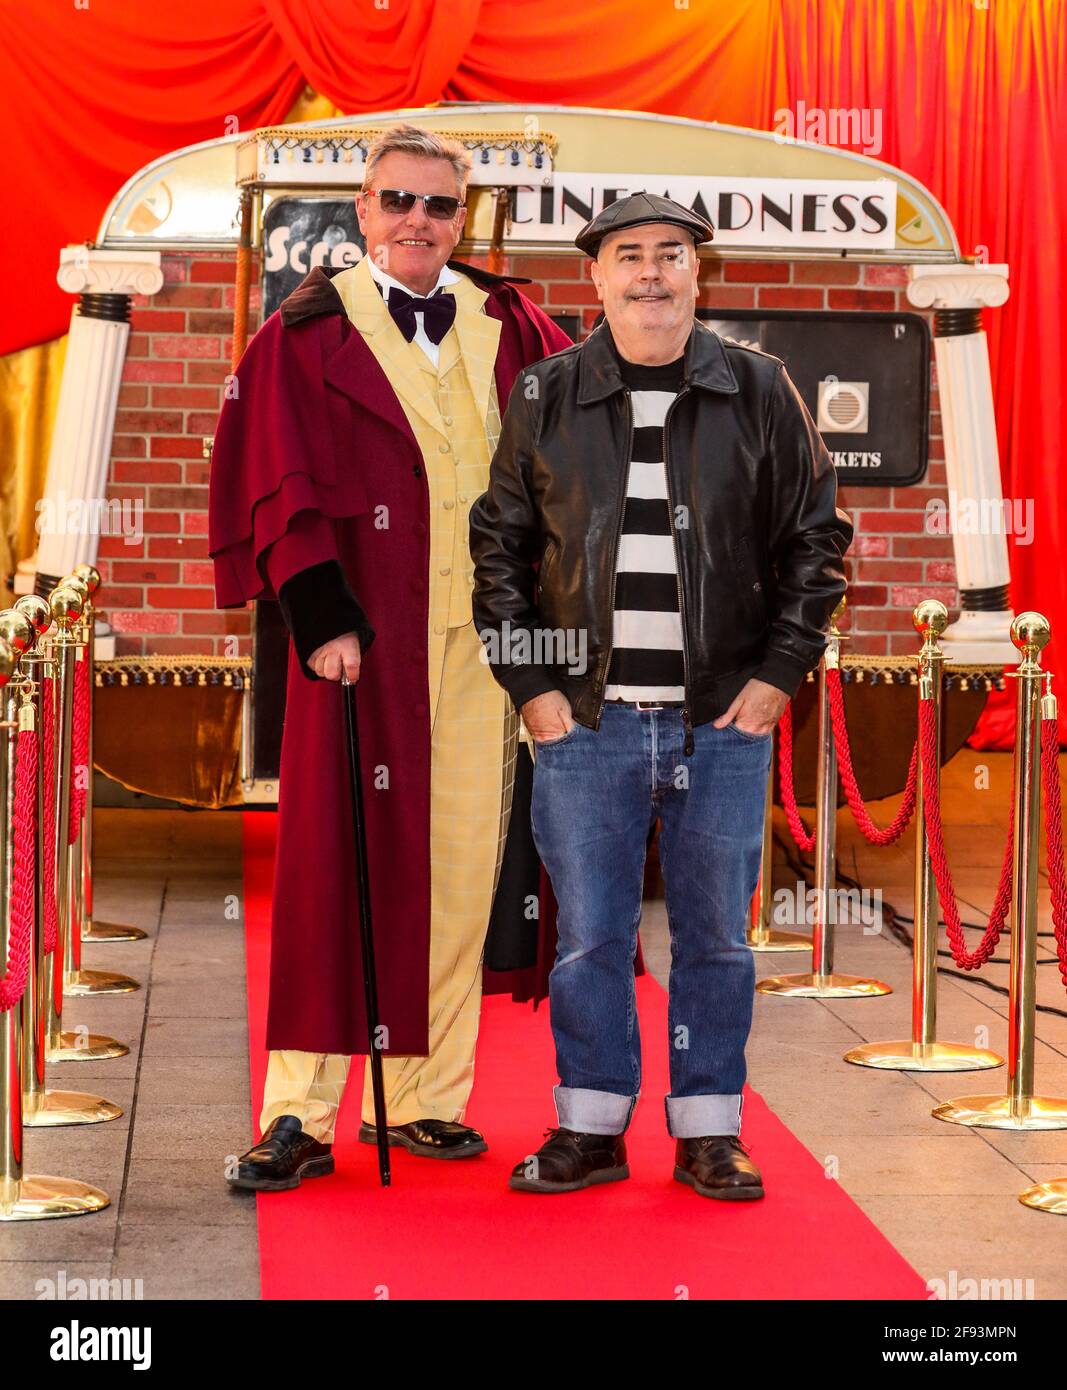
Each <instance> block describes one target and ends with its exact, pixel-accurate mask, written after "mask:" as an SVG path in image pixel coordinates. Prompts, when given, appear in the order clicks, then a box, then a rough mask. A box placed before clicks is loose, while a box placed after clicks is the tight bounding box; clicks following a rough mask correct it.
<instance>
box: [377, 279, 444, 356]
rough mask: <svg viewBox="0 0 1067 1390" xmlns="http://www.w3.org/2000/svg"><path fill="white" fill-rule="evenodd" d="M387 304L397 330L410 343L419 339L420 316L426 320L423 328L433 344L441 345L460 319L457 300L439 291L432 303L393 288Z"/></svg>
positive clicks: (390, 287) (392, 286)
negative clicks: (418, 325) (416, 338)
mask: <svg viewBox="0 0 1067 1390" xmlns="http://www.w3.org/2000/svg"><path fill="white" fill-rule="evenodd" d="M387 303H388V305H389V312H390V314H392V316H393V320H394V322H395V323H396V326H397V327H398V328H399V329H400V331H401V333H403V335H404V337H405V338H406V339H407V340H408V342H409V343H410V342H411V340H412V338H414V336H415V329H416V327H417V325H416V323H415V315H416V314H421V315H422V316H423V317H422V323H423V327H424V328H425V330H426V336H427V338H429V340H430V342H431V343H439V342H440V341H441V339H442V338H443V337H444V336H445V334H446V333H447V332H448V330H449V329H450V328H451V327H452V325H453V323H454V322H455V319H456V297H455V295H454V294H446V293H444V292H443V291H442V290H436V291H435V292H434V294H433V295H432V296H431V297H430V298H429V299H419V298H418V296H417V295H413V294H408V293H407V291H406V290H399V289H397V288H396V286H395V285H390V286H389V297H388V300H387Z"/></svg>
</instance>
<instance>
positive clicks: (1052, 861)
mask: <svg viewBox="0 0 1067 1390" xmlns="http://www.w3.org/2000/svg"><path fill="white" fill-rule="evenodd" d="M1041 780H1042V783H1043V784H1044V788H1043V789H1044V793H1045V836H1046V840H1047V844H1048V877H1049V884H1050V886H1051V890H1052V893H1051V896H1052V930H1053V933H1054V934H1055V937H1056V955H1057V956H1058V957H1059V963H1060V979H1061V980H1062V981H1063V983H1064V987H1065V988H1067V877H1065V876H1064V869H1063V810H1062V807H1061V805H1060V730H1059V721H1058V720H1057V719H1044V720H1042V722H1041Z"/></svg>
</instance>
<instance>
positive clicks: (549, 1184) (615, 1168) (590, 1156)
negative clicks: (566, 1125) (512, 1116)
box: [508, 1128, 630, 1192]
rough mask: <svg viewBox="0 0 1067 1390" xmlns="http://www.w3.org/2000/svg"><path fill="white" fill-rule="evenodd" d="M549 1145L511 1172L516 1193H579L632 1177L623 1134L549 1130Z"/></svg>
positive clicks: (530, 1155) (518, 1164)
mask: <svg viewBox="0 0 1067 1390" xmlns="http://www.w3.org/2000/svg"><path fill="white" fill-rule="evenodd" d="M545 1134H546V1135H547V1136H548V1142H547V1143H545V1144H542V1145H541V1147H540V1148H539V1149H538V1150H537V1152H536V1153H535V1154H529V1155H528V1156H527V1157H526V1158H524V1159H523V1160H522V1162H521V1163H516V1165H515V1167H514V1168H513V1169H512V1170H511V1178H510V1180H509V1182H508V1186H509V1187H511V1188H514V1189H515V1191H516V1192H577V1191H578V1190H579V1189H580V1188H583V1187H592V1186H594V1185H595V1184H596V1183H602V1182H622V1180H623V1179H624V1178H628V1177H629V1176H630V1166H629V1164H628V1163H627V1162H626V1140H625V1139H624V1138H623V1136H622V1135H621V1134H581V1133H579V1132H578V1131H577V1130H574V1129H562V1128H561V1129H546V1130H545Z"/></svg>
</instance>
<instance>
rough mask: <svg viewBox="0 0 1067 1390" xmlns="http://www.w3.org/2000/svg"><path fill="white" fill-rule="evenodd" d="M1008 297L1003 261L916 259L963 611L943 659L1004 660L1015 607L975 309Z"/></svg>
mask: <svg viewBox="0 0 1067 1390" xmlns="http://www.w3.org/2000/svg"><path fill="white" fill-rule="evenodd" d="M1007 298H1008V267H1007V266H1006V265H981V264H975V265H969V264H965V263H961V264H959V265H948V266H941V265H937V266H934V265H913V266H911V267H909V272H908V299H909V300H910V302H911V303H912V304H914V305H915V306H916V307H917V308H920V309H931V308H932V309H933V310H934V356H935V360H936V362H937V386H938V392H939V394H940V401H941V433H942V435H943V436H944V441H945V473H946V475H947V478H948V521H949V524H950V526H951V530H952V547H953V552H954V554H955V558H956V582H957V584H958V586H959V591H960V604H961V608H962V611H961V613H960V616H959V618H957V620H956V621H955V622H954V623H951V624H950V625H949V627H948V628H946V630H945V633H944V635H943V636H942V638H941V645H942V646H943V648H944V650H945V657H946V659H947V660H949V661H966V662H981V661H989V662H998V663H999V662H1003V663H1004V664H1006V665H1011V666H1014V665H1016V664H1017V663H1018V659H1019V657H1018V653H1017V652H1016V651H1015V648H1014V647H1013V646H1012V644H1011V641H1010V639H1009V637H1008V629H1009V628H1010V626H1011V620H1012V618H1013V617H1014V613H1013V611H1012V607H1011V599H1010V596H1009V589H1008V581H1009V577H1010V575H1009V570H1008V541H1007V525H1006V517H1005V508H1004V494H1003V489H1002V486H1001V480H1000V455H999V452H998V450H997V427H996V419H995V417H994V414H993V384H992V381H991V379H990V375H989V345H988V342H987V339H986V335H985V333H984V331H983V329H982V309H983V308H993V307H997V306H999V305H1001V304H1003V303H1004V302H1005V300H1006V299H1007Z"/></svg>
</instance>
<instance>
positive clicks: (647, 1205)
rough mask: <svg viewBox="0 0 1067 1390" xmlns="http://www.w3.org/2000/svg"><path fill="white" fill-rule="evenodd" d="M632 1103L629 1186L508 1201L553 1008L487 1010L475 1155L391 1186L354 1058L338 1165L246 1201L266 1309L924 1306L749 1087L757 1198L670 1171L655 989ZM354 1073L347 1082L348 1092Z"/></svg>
mask: <svg viewBox="0 0 1067 1390" xmlns="http://www.w3.org/2000/svg"><path fill="white" fill-rule="evenodd" d="M275 823H276V817H275V816H274V815H272V814H269V813H262V812H246V813H245V814H244V837H245V911H246V931H247V947H248V1014H249V1033H250V1046H251V1060H252V1097H253V1129H254V1132H255V1133H257V1134H258V1130H255V1125H256V1124H257V1123H258V1114H259V1103H260V1098H261V1096H262V1087H263V1075H264V1071H265V1068H266V1053H265V1051H264V1044H263V1033H264V1020H265V1017H266V992H267V964H268V951H269V941H268V930H269V920H270V916H269V910H270V892H271V872H272V852H273V843H274V834H275ZM637 990H638V1002H639V1007H640V1014H641V1031H642V1038H643V1040H644V1049H645V1080H644V1093H643V1096H642V1099H641V1101H640V1102H639V1103H638V1106H637V1109H636V1111H635V1114H634V1121H633V1124H632V1125H631V1127H630V1131H629V1134H628V1136H627V1143H628V1148H629V1156H630V1169H631V1173H632V1177H631V1178H630V1179H629V1181H627V1182H622V1183H615V1184H611V1185H608V1186H603V1187H595V1188H590V1189H588V1190H587V1191H584V1192H577V1193H573V1194H570V1195H567V1196H558V1197H551V1196H535V1195H531V1194H524V1193H519V1192H511V1191H509V1189H508V1187H507V1178H508V1174H509V1172H510V1170H511V1168H512V1166H513V1165H514V1164H515V1163H517V1162H518V1161H519V1159H520V1158H522V1157H523V1155H524V1154H526V1153H529V1152H530V1151H531V1150H532V1149H534V1148H536V1147H537V1146H538V1144H539V1143H540V1139H541V1134H542V1131H543V1130H544V1129H545V1128H547V1126H549V1125H551V1124H554V1123H555V1111H554V1109H553V1106H552V1096H551V1086H552V1084H553V1082H554V1080H555V1071H554V1067H553V1053H552V1039H551V1034H550V1032H549V1026H548V1012H547V1007H546V1006H542V1008H541V1009H540V1010H539V1011H538V1012H537V1013H534V1012H533V1011H532V1010H531V1008H530V1006H529V1005H517V1004H512V1003H511V1002H510V1001H508V1000H507V999H506V998H504V997H502V996H491V997H489V998H488V999H486V1001H485V1006H484V1010H483V1014H482V1023H481V1031H480V1037H479V1051H478V1062H477V1070H476V1080H475V1086H474V1094H473V1096H472V1099H471V1104H470V1107H469V1109H468V1116H467V1117H468V1119H469V1121H470V1123H472V1124H474V1125H476V1126H478V1127H479V1128H480V1129H482V1130H483V1131H484V1132H485V1134H486V1137H487V1139H488V1140H489V1144H490V1151H489V1153H488V1154H486V1155H484V1157H481V1158H477V1159H470V1160H464V1161H462V1162H454V1163H443V1162H433V1161H429V1160H427V1159H419V1158H414V1157H412V1156H411V1155H410V1154H407V1153H405V1152H404V1151H403V1150H399V1149H393V1150H392V1155H393V1186H392V1187H391V1188H389V1189H387V1190H383V1189H382V1188H380V1187H379V1185H378V1174H377V1165H376V1161H375V1153H374V1150H373V1149H372V1148H371V1147H370V1146H369V1145H364V1144H359V1143H357V1142H356V1139H355V1134H356V1128H357V1126H358V1123H359V1101H360V1096H361V1091H362V1062H358V1063H356V1064H354V1066H353V1073H352V1080H351V1083H350V1085H349V1088H348V1093H347V1095H346V1098H345V1104H344V1105H343V1107H342V1110H341V1118H340V1123H339V1125H338V1132H337V1140H336V1143H335V1146H334V1153H335V1156H336V1159H337V1172H336V1173H335V1174H334V1175H333V1176H332V1177H329V1178H325V1179H316V1180H314V1181H309V1182H306V1183H305V1184H304V1185H303V1186H302V1187H301V1188H299V1189H297V1190H296V1191H294V1192H287V1193H275V1194H271V1195H269V1196H262V1197H259V1198H257V1202H258V1206H259V1248H260V1264H261V1272H262V1294H263V1297H264V1298H346V1299H360V1298H367V1299H374V1298H401V1299H408V1298H421V1299H442V1298H455V1299H537V1298H548V1299H557V1298H559V1299H575V1298H577V1299H583V1298H611V1299H624V1298H634V1299H679V1298H686V1297H688V1298H694V1299H712V1298H715V1299H741V1298H746V1299H760V1298H764V1299H804V1298H818V1299H823V1298H868V1299H875V1298H901V1299H911V1298H915V1299H922V1298H926V1297H927V1293H926V1289H925V1286H924V1284H923V1281H922V1280H921V1279H920V1277H919V1275H918V1274H917V1273H916V1272H915V1271H914V1270H913V1269H912V1268H911V1266H910V1265H909V1264H908V1263H907V1262H906V1261H905V1260H904V1258H903V1257H902V1256H901V1255H900V1254H899V1253H898V1252H897V1251H896V1250H895V1249H894V1248H893V1246H891V1245H890V1244H889V1242H888V1241H886V1240H885V1238H884V1237H883V1236H882V1235H881V1234H880V1233H879V1231H878V1230H877V1228H876V1227H875V1226H873V1225H872V1224H871V1222H870V1221H869V1220H868V1219H867V1217H866V1216H864V1214H863V1213H862V1211H860V1209H859V1207H857V1206H856V1204H855V1203H854V1202H853V1201H852V1200H851V1198H850V1197H848V1196H847V1195H846V1193H845V1192H844V1191H843V1189H842V1188H841V1187H839V1186H838V1185H837V1184H836V1183H835V1182H832V1181H828V1180H827V1179H826V1178H825V1177H824V1176H823V1170H822V1168H821V1167H820V1165H819V1164H818V1163H817V1162H816V1160H815V1159H814V1158H813V1157H812V1156H811V1155H810V1154H809V1153H808V1151H807V1150H806V1149H805V1148H804V1147H803V1145H802V1144H801V1143H800V1142H799V1141H798V1140H797V1139H796V1138H795V1137H794V1136H793V1135H792V1133H791V1132H790V1131H789V1130H788V1129H786V1127H785V1126H784V1125H783V1124H781V1123H780V1121H778V1120H777V1119H776V1118H775V1116H774V1115H773V1114H772V1113H771V1111H770V1110H768V1108H767V1106H766V1105H765V1104H764V1103H763V1101H762V1099H761V1098H760V1096H758V1095H757V1094H756V1093H755V1092H754V1091H752V1090H749V1091H748V1093H747V1096H746V1100H745V1122H744V1129H745V1140H746V1142H747V1143H748V1144H750V1146H751V1148H752V1150H753V1157H754V1158H756V1160H757V1161H758V1162H759V1164H760V1167H761V1168H762V1170H763V1173H764V1177H765V1180H766V1183H767V1194H768V1195H767V1196H766V1198H765V1199H764V1200H763V1201H761V1202H753V1203H739V1204H736V1205H734V1204H731V1203H726V1202H715V1201H709V1200H705V1199H704V1198H701V1197H698V1196H697V1195H696V1194H695V1193H693V1192H692V1191H690V1190H689V1189H688V1188H685V1187H683V1186H682V1185H681V1184H680V1183H676V1182H674V1181H673V1179H672V1177H671V1169H672V1156H673V1141H672V1140H671V1139H670V1138H669V1137H668V1135H667V1133H666V1130H665V1126H664V1118H663V1104H662V1096H663V1095H664V1093H665V1092H666V1090H667V1089H668V1083H667V1050H666V1043H665V1039H666V1032H667V1023H666V1014H667V996H666V994H665V992H664V991H663V989H662V988H661V987H660V986H659V985H658V984H657V983H656V982H655V981H654V980H653V979H652V978H651V977H650V976H645V977H643V978H642V979H639V980H638V982H637ZM357 1078H358V1083H357Z"/></svg>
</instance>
